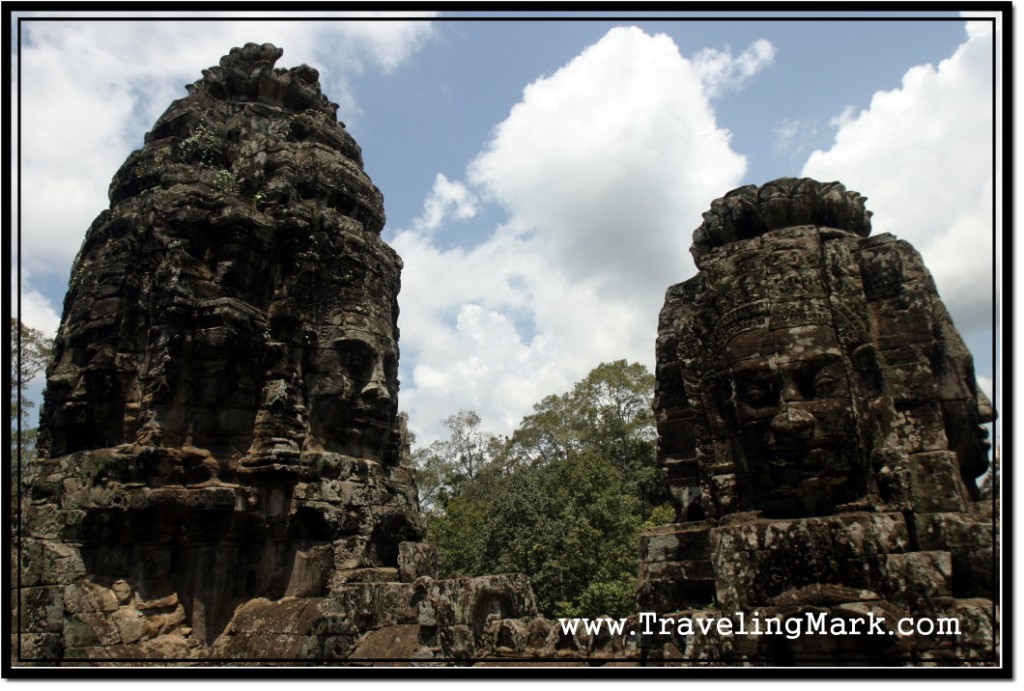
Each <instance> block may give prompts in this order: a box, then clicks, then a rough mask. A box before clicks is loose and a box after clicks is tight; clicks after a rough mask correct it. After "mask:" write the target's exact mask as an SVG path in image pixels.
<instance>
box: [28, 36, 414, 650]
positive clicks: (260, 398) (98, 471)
mask: <svg viewBox="0 0 1024 691" xmlns="http://www.w3.org/2000/svg"><path fill="white" fill-rule="evenodd" d="M281 52H282V51H281V50H280V49H278V48H275V47H274V46H271V45H269V44H265V45H262V46H260V45H256V44H249V45H246V46H245V47H244V48H235V49H232V51H231V52H230V54H229V55H227V56H225V57H224V58H222V59H221V62H220V65H219V66H217V67H212V68H210V69H209V70H206V71H204V73H203V79H201V80H200V81H198V82H196V83H195V84H192V85H190V86H189V87H188V92H189V95H188V96H187V97H185V98H183V99H181V100H178V101H176V102H174V103H173V104H172V105H171V106H170V108H168V109H167V111H166V112H165V113H164V114H163V115H162V116H161V117H160V118H159V120H158V121H157V122H156V124H155V125H154V126H153V129H152V131H150V132H149V133H148V134H147V135H146V138H145V145H144V146H143V147H142V148H141V149H139V150H138V151H135V152H134V153H132V154H131V156H129V157H128V160H127V161H126V162H125V164H124V165H123V166H122V167H121V169H120V170H119V171H118V172H117V174H116V175H115V176H114V180H113V182H112V183H111V185H110V208H109V209H108V210H107V211H104V212H103V213H102V214H100V216H99V217H98V218H97V219H96V221H95V222H94V223H93V225H92V226H91V227H90V228H89V231H88V233H87V234H86V238H85V241H84V242H83V245H82V248H81V251H80V252H79V255H78V257H77V259H76V261H75V264H74V267H73V270H72V277H71V284H70V288H69V291H68V295H67V297H66V299H65V305H64V316H63V319H62V322H61V327H60V331H59V334H58V337H57V341H56V346H55V354H54V361H53V363H52V365H51V367H50V368H49V370H48V378H47V387H46V392H45V403H44V406H43V413H42V423H41V435H40V439H41V443H40V446H41V449H42V454H41V460H40V461H39V462H38V463H36V464H35V465H34V467H33V468H32V472H31V476H32V477H31V481H30V483H29V485H28V486H27V487H26V490H27V492H26V494H27V497H26V499H25V501H24V504H23V507H24V511H25V514H24V515H25V521H24V536H25V538H26V540H25V542H24V545H23V549H22V575H23V585H25V586H26V587H25V588H24V589H23V590H22V600H23V602H24V612H25V613H26V616H25V621H26V625H25V626H24V627H23V630H24V633H25V634H26V635H28V634H31V635H33V636H35V635H36V634H37V633H38V634H44V633H61V632H62V630H63V634H64V635H63V640H62V645H60V646H54V645H52V644H50V643H47V644H46V645H43V644H35V643H34V644H33V646H31V649H33V650H35V649H39V650H43V651H45V652H46V654H47V655H54V654H55V655H56V657H61V656H63V655H67V656H72V657H82V656H84V657H102V658H107V659H110V658H114V657H118V656H127V657H149V656H152V655H157V656H160V657H166V655H163V654H162V653H160V654H158V651H157V648H159V649H160V650H166V651H171V652H173V653H174V654H179V653H183V654H185V655H186V656H193V655H195V654H198V653H197V652H196V651H198V650H201V649H204V648H205V647H206V646H209V645H210V644H212V643H213V642H214V640H215V639H217V637H218V636H219V635H220V634H221V633H222V632H223V631H224V630H225V629H226V628H227V627H228V623H229V621H231V619H232V617H234V616H235V612H236V610H237V609H238V608H239V607H240V606H242V605H243V604H245V603H248V602H251V601H253V600H255V599H260V598H267V599H269V600H271V601H276V600H279V599H281V598H293V597H307V598H308V597H324V596H326V594H327V592H328V589H329V588H330V587H331V586H332V585H333V584H335V583H339V582H343V581H344V580H346V579H350V580H351V579H357V580H358V578H359V576H358V575H356V574H359V573H361V572H372V573H377V572H380V571H382V570H383V571H387V569H391V571H392V572H393V573H394V574H397V572H398V563H399V545H400V543H402V542H403V541H408V540H414V541H415V540H418V539H419V538H420V537H421V535H422V532H423V523H422V519H421V517H420V514H419V508H418V503H417V497H416V487H415V483H414V476H413V472H412V469H411V467H410V464H409V459H408V453H407V448H406V447H407V445H408V444H407V441H406V435H405V429H404V420H403V419H402V418H401V417H400V416H399V415H398V401H397V395H398V386H399V384H398V329H397V326H396V324H397V318H398V303H397V296H398V290H399V282H400V281H399V274H400V270H401V266H402V263H401V259H400V258H399V257H398V255H397V254H395V252H394V251H393V250H392V249H391V248H390V247H388V246H387V245H386V244H385V243H384V242H383V241H382V240H381V238H380V231H381V228H382V227H383V225H384V209H383V202H382V198H381V195H380V192H379V191H378V190H377V188H376V187H374V185H373V183H372V182H371V181H370V179H369V178H368V177H367V176H366V174H365V173H364V172H363V167H362V158H361V154H360V150H359V147H358V146H357V145H356V143H355V142H354V141H353V140H352V138H351V136H349V134H348V133H347V132H346V131H345V128H344V126H343V125H342V124H341V123H339V122H337V120H336V118H335V111H336V109H337V106H336V105H335V104H332V103H330V102H329V101H328V100H327V99H326V98H325V97H324V96H323V94H322V93H321V92H320V86H319V84H318V81H317V80H318V75H317V72H316V70H314V69H312V68H310V67H307V66H300V67H297V68H293V69H276V68H274V62H275V60H277V58H278V57H280V55H281ZM424 554H426V553H424ZM407 561H409V562H410V566H409V574H410V575H418V574H419V572H420V571H422V570H423V569H424V568H426V566H424V564H426V562H429V559H428V558H427V556H421V558H420V559H419V561H417V560H416V559H415V558H414V557H410V559H409V560H407ZM427 566H429V564H427ZM391 580H395V581H397V580H398V579H397V577H394V578H392V579H391ZM62 603H63V604H62ZM51 614H52V616H51ZM268 633H276V631H275V630H273V628H272V629H271V630H270V631H268ZM300 633H301V632H297V633H296V635H299V634H300ZM36 638H37V639H38V636H36ZM171 639H173V641H172V642H173V645H172V644H167V645H164V643H163V641H165V640H171ZM40 640H41V639H40ZM154 641H156V642H158V643H159V645H157V644H154V643H153V642H154ZM181 642H184V647H182V645H179V643H181ZM151 644H152V645H151ZM154 645H155V646H156V647H155V648H154ZM147 646H148V647H147ZM265 652H268V653H272V656H274V657H281V656H287V655H288V654H290V652H292V651H291V648H289V647H288V646H284V647H281V648H277V647H275V648H274V649H273V650H270V649H268V650H267V651H265ZM31 657H32V655H31V654H30V655H29V658H31Z"/></svg>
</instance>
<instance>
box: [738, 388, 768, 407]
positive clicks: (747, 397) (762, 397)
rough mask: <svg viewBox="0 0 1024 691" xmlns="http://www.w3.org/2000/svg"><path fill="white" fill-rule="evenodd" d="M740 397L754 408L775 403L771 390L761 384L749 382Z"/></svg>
mask: <svg viewBox="0 0 1024 691" xmlns="http://www.w3.org/2000/svg"><path fill="white" fill-rule="evenodd" d="M740 398H741V399H742V400H743V402H744V403H746V404H747V405H749V406H750V407H752V408H764V407H765V406H769V405H772V403H774V401H773V397H772V394H771V390H770V389H768V388H767V387H765V386H762V385H760V384H748V385H747V386H746V388H744V389H743V394H742V395H741V396H740Z"/></svg>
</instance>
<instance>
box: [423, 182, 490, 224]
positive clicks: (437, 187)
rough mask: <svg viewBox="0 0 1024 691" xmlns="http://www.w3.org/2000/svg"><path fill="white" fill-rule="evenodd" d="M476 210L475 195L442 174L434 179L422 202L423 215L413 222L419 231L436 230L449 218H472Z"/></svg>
mask: <svg viewBox="0 0 1024 691" xmlns="http://www.w3.org/2000/svg"><path fill="white" fill-rule="evenodd" d="M477 210H478V205H477V199H476V195H474V194H473V193H472V192H471V191H470V190H469V188H467V187H466V186H465V185H464V184H463V183H461V182H459V181H458V180H449V179H448V178H447V176H445V174H444V173H438V174H437V177H435V178H434V187H433V188H432V189H431V190H430V194H428V195H427V198H426V200H425V201H424V202H423V213H422V214H421V215H420V216H419V217H418V218H416V219H415V220H414V221H413V227H414V228H416V230H420V231H426V232H429V231H432V230H437V228H438V227H440V225H441V224H442V223H443V222H444V221H446V220H447V219H449V218H455V219H459V220H465V219H467V218H473V216H475V215H476V213H477Z"/></svg>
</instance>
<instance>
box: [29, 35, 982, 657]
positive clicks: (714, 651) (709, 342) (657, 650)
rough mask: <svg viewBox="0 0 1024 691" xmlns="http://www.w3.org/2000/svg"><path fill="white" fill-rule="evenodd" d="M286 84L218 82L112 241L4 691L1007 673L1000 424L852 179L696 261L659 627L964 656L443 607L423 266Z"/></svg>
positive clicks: (95, 269)
mask: <svg viewBox="0 0 1024 691" xmlns="http://www.w3.org/2000/svg"><path fill="white" fill-rule="evenodd" d="M281 54H282V51H281V50H280V49H278V48H276V47H274V46H272V45H270V44H263V45H256V44H247V45H246V46H245V47H243V48H235V49H232V50H231V52H230V53H229V54H228V55H226V56H224V57H223V58H222V59H221V62H220V65H219V66H216V67H211V68H210V69H208V70H205V71H204V72H203V78H202V79H200V80H199V81H197V82H196V83H194V84H192V85H190V86H189V87H188V95H187V96H186V97H185V98H182V99H180V100H178V101H176V102H174V103H173V104H172V105H171V106H170V107H169V108H168V109H167V111H166V112H165V113H164V114H163V115H162V116H161V117H160V118H159V119H158V121H157V122H156V124H155V125H154V127H153V129H152V130H151V131H150V132H149V133H148V134H147V135H146V137H145V143H144V145H143V147H142V148H141V149H139V150H137V151H135V152H134V153H132V154H131V155H130V156H129V158H128V160H127V161H126V162H125V163H124V165H123V166H122V167H121V169H120V170H119V171H118V172H117V174H116V175H115V177H114V180H113V182H112V183H111V186H110V208H109V209H108V210H107V211H104V212H103V213H102V214H100V216H99V217H98V218H97V219H96V220H95V222H94V223H93V224H92V226H91V227H90V228H89V230H88V233H87V235H86V238H85V241H84V243H83V245H82V248H81V251H80V252H79V255H78V257H77V259H76V261H75V264H74V267H73V272H72V277H71V284H70V287H69V291H68V295H67V298H66V300H65V305H64V315H63V319H62V321H61V327H60V331H59V334H58V337H57V342H56V347H55V354H54V361H53V362H52V364H51V366H50V368H49V370H48V373H47V388H46V392H45V401H44V406H43V411H42V420H41V436H40V439H41V441H40V448H41V455H40V458H39V460H38V461H35V462H33V463H32V464H30V466H29V469H28V472H27V473H26V477H25V478H24V482H23V486H22V488H21V489H22V500H21V518H20V525H19V531H20V532H19V539H18V543H17V548H18V565H17V567H18V573H17V574H16V577H17V581H16V585H17V588H18V608H17V612H16V631H17V634H18V635H17V636H16V650H15V651H14V660H15V664H110V663H117V662H127V663H131V662H139V661H151V660H159V661H164V662H174V663H181V664H193V663H197V662H201V663H219V664H223V663H232V662H243V663H244V662H250V663H251V662H257V663H258V662H263V663H267V662H279V663H294V662H301V663H305V664H321V663H331V664H338V663H354V664H374V663H381V664H388V663H389V662H392V661H409V660H412V661H416V662H417V663H419V664H449V663H453V662H454V663H470V662H478V661H482V660H491V661H493V660H497V661H503V662H509V661H515V662H517V663H524V664H526V663H528V662H529V661H538V662H540V663H547V662H552V661H561V662H563V663H575V664H604V663H609V662H614V663H616V664H652V665H661V664H676V663H678V664H693V663H700V664H722V665H731V664H815V663H822V662H829V661H849V662H855V663H858V662H860V663H862V662H864V661H865V660H868V661H870V662H872V663H883V664H921V663H929V662H950V663H959V662H963V661H967V662H978V663H985V662H992V661H993V660H995V659H996V658H997V657H998V653H997V651H996V645H997V631H998V618H997V611H996V608H995V606H994V605H993V602H996V601H998V598H997V596H996V592H997V584H996V580H995V577H996V573H995V571H994V568H993V564H994V558H995V555H997V554H998V545H997V544H996V542H995V534H996V533H995V529H994V522H993V516H994V514H995V513H996V512H993V508H992V501H991V500H988V501H983V500H980V499H979V498H978V496H977V491H976V487H975V479H976V478H977V477H978V476H979V475H981V474H982V473H983V472H984V471H985V470H986V468H987V466H988V449H987V442H986V441H985V433H984V429H983V428H982V427H981V426H980V425H982V424H983V423H986V422H989V421H991V420H992V418H993V411H992V407H991V405H990V404H989V403H988V401H987V400H986V399H985V397H984V395H983V394H982V393H981V391H980V390H979V389H978V387H977V384H976V382H975V378H974V373H973V366H972V361H971V357H970V355H969V353H968V352H967V350H966V349H965V348H964V346H963V343H962V342H961V340H960V338H959V336H958V335H957V333H956V331H955V330H954V328H953V326H952V323H951V321H950V319H949V316H948V315H947V313H946V311H945V309H944V308H943V306H942V303H941V302H940V301H939V299H938V296H937V294H936V292H935V288H934V285H933V283H932V281H931V278H930V277H929V275H928V273H927V271H926V270H925V268H924V266H923V265H922V263H921V260H920V257H919V256H918V255H917V253H916V252H914V250H913V249H912V248H910V247H909V246H908V245H907V244H906V243H903V242H900V241H898V240H896V239H895V238H894V237H892V236H890V235H879V236H874V237H869V230H870V223H869V214H868V213H867V212H866V211H865V210H864V205H863V201H864V200H863V199H862V198H861V197H859V196H857V195H856V194H855V193H852V192H847V191H846V190H845V189H844V188H843V187H842V185H839V184H838V183H831V184H820V183H816V182H814V181H811V180H780V181H776V182H775V183H770V184H768V185H765V186H764V187H761V188H759V189H758V188H754V187H745V188H741V189H739V190H736V191H734V192H731V193H729V194H728V195H726V196H725V197H724V198H723V199H720V200H717V201H715V202H714V203H713V204H712V208H711V211H709V212H708V213H707V214H705V218H704V223H703V225H701V227H700V228H698V230H697V231H696V232H695V234H694V246H693V252H694V255H695V258H696V259H697V265H698V267H699V269H700V272H699V273H698V275H697V276H696V277H694V278H692V279H690V280H689V281H686V282H685V283H682V284H680V285H677V286H674V287H672V288H670V289H669V291H668V297H667V300H666V303H665V308H664V310H663V311H662V315H661V323H660V326H659V332H658V341H657V358H658V371H657V380H658V388H657V396H656V401H655V409H656V414H657V420H658V431H659V435H660V458H661V463H662V467H663V471H664V476H665V481H666V482H667V483H668V484H669V486H670V488H671V491H672V495H673V497H674V500H675V502H676V505H677V510H678V515H677V520H678V522H677V523H674V524H672V525H668V526H661V527H659V528H655V529H653V530H651V531H648V532H647V533H646V534H645V535H644V536H643V538H642V540H641V545H640V552H641V561H642V563H641V567H640V573H639V574H638V612H639V613H644V612H655V613H658V614H659V615H665V616H677V617H691V618H695V619H700V618H707V617H712V616H714V617H720V618H732V619H734V620H736V619H737V618H743V617H753V616H759V617H760V618H762V619H765V620H767V619H769V618H773V617H774V618H777V619H779V620H785V619H787V618H790V619H791V618H794V617H800V616H804V615H805V614H806V613H808V612H810V613H821V612H825V613H828V614H830V615H834V616H835V617H838V618H844V617H845V618H846V619H853V618H856V617H858V616H864V615H865V614H866V613H868V612H874V613H878V614H880V615H886V616H888V617H895V616H897V615H913V616H926V615H927V616H944V615H948V616H955V617H958V618H959V621H960V622H961V625H962V627H963V629H964V634H963V635H962V636H959V637H956V638H950V637H941V636H922V635H918V636H916V637H911V638H908V637H905V636H899V637H895V636H893V637H890V636H881V637H879V636H867V637H865V636H863V635H861V636H848V637H833V636H810V637H803V638H800V639H798V640H789V639H787V638H786V637H784V636H768V635H760V636H759V635H744V636H721V635H718V634H716V633H712V634H709V635H683V634H678V633H670V634H665V635H656V636H653V637H644V636H638V635H635V633H634V634H633V635H630V634H629V633H628V632H629V631H630V630H633V631H637V630H639V629H640V628H641V627H640V618H639V616H638V617H637V618H634V619H632V620H631V622H630V624H629V626H628V628H627V634H626V635H623V636H612V635H609V634H601V635H596V636H592V635H590V634H587V633H585V632H584V631H582V630H581V631H579V632H578V633H577V634H576V635H566V634H564V633H563V632H562V631H561V630H560V628H559V627H558V625H557V623H556V622H552V621H549V620H546V619H544V618H541V617H539V616H537V612H536V604H535V599H534V596H533V593H532V591H531V589H530V585H529V582H528V580H527V579H526V577H525V576H522V575H516V574H505V575H492V576H483V577H479V578H442V577H441V575H442V571H441V569H440V567H439V565H438V559H437V555H436V553H435V552H434V551H433V549H432V548H431V547H430V546H429V545H426V544H423V543H422V542H421V539H422V535H423V521H422V518H421V516H420V512H419V507H418V500H417V493H416V485H415V480H414V473H413V469H412V467H411V461H410V458H409V453H408V440H407V435H406V433H405V426H404V420H403V418H402V416H401V415H400V414H399V413H398V389H399V383H398V376H397V373H398V355H399V352H398V328H397V318H398V303H397V295H398V291H399V284H400V271H401V267H402V262H401V259H400V258H399V257H398V256H397V255H396V254H395V252H394V251H393V250H392V249H391V248H390V247H389V246H388V245H387V244H386V243H384V241H383V240H382V239H381V237H380V232H381V229H382V228H383V226H384V209H383V201H382V198H381V194H380V192H379V191H378V190H377V188H376V187H375V186H374V185H373V183H372V182H371V181H370V179H369V178H368V177H367V175H366V173H365V172H364V170H363V165H362V159H361V153H360V149H359V147H358V146H357V144H356V143H355V142H354V141H353V139H352V137H351V136H350V135H349V134H348V133H347V132H346V130H345V127H344V125H342V124H341V123H339V122H338V121H337V119H336V110H337V106H336V105H335V104H333V103H331V102H330V101H328V100H327V98H326V97H325V96H324V95H323V94H322V93H321V90H320V85H319V83H318V74H317V72H316V70H314V69H312V68H310V67H308V66H305V65H303V66H300V67H296V68H292V69H281V68H275V67H274V64H275V61H276V60H277V59H278V58H279V57H280V56H281ZM652 338H653V334H652ZM755 612H756V615H755ZM600 614H601V613H597V612H595V613H594V615H595V616H597V615H600ZM640 616H642V615H640Z"/></svg>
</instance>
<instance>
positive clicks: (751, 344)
mask: <svg viewBox="0 0 1024 691" xmlns="http://www.w3.org/2000/svg"><path fill="white" fill-rule="evenodd" d="M727 358H728V363H729V374H730V378H731V384H732V400H731V403H732V405H731V406H730V407H731V408H732V410H733V414H734V416H735V423H736V425H737V427H738V433H739V441H740V444H741V446H742V451H743V454H742V457H741V459H740V460H739V462H738V465H740V471H741V474H742V475H744V479H745V481H746V484H748V485H749V486H750V489H749V490H748V491H749V496H752V497H757V500H756V502H755V506H756V508H758V509H762V510H764V511H765V512H766V513H769V514H774V515H801V514H808V513H809V514H816V513H821V512H823V511H828V510H831V509H832V508H833V507H834V506H835V505H836V504H839V503H843V502H848V501H851V500H853V499H855V498H857V496H858V494H859V491H858V487H857V485H858V477H859V478H860V483H862V481H863V471H861V470H860V468H861V467H862V466H863V460H862V458H863V456H862V451H861V450H860V449H861V448H862V445H861V443H860V432H859V427H858V424H857V416H856V413H855V410H854V406H853V397H854V396H857V395H862V394H860V393H859V392H858V387H857V382H856V379H855V375H852V372H853V370H852V368H850V367H849V365H848V361H847V358H846V356H845V355H844V354H843V351H842V349H841V348H840V347H839V344H838V343H837V341H836V338H835V333H834V331H833V330H832V329H831V327H826V326H803V327H797V328H793V329H783V330H777V331H768V330H767V329H755V330H751V331H747V332H744V333H742V334H739V335H737V336H736V337H734V338H733V339H732V340H730V342H729V344H728V346H727ZM744 466H745V467H744ZM744 484H745V483H744V481H743V480H741V483H740V485H741V491H743V489H742V487H743V485H744Z"/></svg>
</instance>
